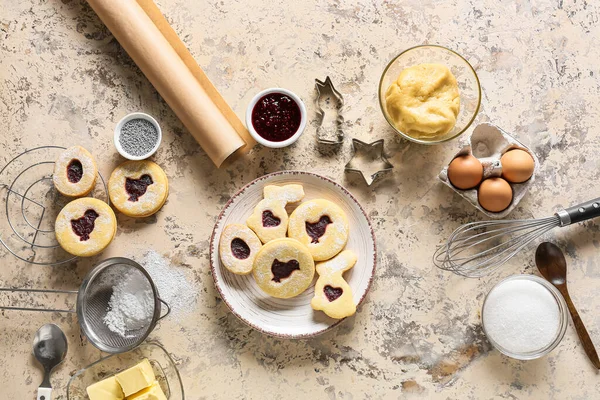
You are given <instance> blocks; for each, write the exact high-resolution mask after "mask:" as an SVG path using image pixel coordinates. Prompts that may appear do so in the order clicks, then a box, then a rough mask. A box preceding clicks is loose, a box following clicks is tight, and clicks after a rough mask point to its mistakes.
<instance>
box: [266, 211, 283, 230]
mask: <svg viewBox="0 0 600 400" xmlns="http://www.w3.org/2000/svg"><path fill="white" fill-rule="evenodd" d="M280 223H281V218H279V217H276V216H275V215H273V213H272V212H271V211H270V210H265V211H263V213H262V224H263V226H264V227H265V228H272V227H275V226H279V224H280Z"/></svg>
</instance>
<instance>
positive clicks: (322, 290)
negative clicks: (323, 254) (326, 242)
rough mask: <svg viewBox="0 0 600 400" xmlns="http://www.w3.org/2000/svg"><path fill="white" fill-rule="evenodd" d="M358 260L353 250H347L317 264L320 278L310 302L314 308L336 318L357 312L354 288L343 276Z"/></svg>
mask: <svg viewBox="0 0 600 400" xmlns="http://www.w3.org/2000/svg"><path fill="white" fill-rule="evenodd" d="M356 260H357V257H356V254H355V253H354V252H353V251H351V250H345V251H342V252H341V253H340V254H338V255H337V256H335V257H334V258H332V259H331V260H329V261H325V262H322V263H318V264H317V265H316V266H315V268H316V270H317V273H318V274H319V279H317V283H316V284H315V297H313V299H312V300H311V302H310V305H311V307H312V308H313V309H314V310H322V311H323V312H324V313H325V314H327V315H328V316H330V317H331V318H336V319H341V318H346V317H349V316H350V315H352V314H354V313H355V312H356V304H354V299H353V297H352V289H351V288H350V285H348V282H346V280H345V279H344V277H343V276H342V274H343V273H344V272H346V271H348V270H349V269H350V268H352V267H354V264H356Z"/></svg>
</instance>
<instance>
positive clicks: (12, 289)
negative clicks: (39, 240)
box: [0, 288, 162, 313]
mask: <svg viewBox="0 0 600 400" xmlns="http://www.w3.org/2000/svg"><path fill="white" fill-rule="evenodd" d="M0 292H26V293H66V294H78V293H79V291H77V290H56V289H20V288H0ZM161 301H162V300H161ZM0 310H16V311H42V312H66V313H75V312H76V311H75V310H63V309H58V308H33V307H8V306H0Z"/></svg>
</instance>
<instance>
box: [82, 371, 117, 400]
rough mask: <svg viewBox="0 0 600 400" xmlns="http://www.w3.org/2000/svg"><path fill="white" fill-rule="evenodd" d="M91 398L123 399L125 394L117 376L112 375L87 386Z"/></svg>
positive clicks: (93, 399) (96, 399)
mask: <svg viewBox="0 0 600 400" xmlns="http://www.w3.org/2000/svg"><path fill="white" fill-rule="evenodd" d="M86 391H87V394H88V397H89V398H90V400H123V399H124V398H125V395H124V394H123V390H122V389H121V385H119V383H118V382H117V378H115V377H114V376H111V377H110V378H106V379H104V380H101V381H100V382H96V383H94V384H93V385H90V386H88V387H87V388H86Z"/></svg>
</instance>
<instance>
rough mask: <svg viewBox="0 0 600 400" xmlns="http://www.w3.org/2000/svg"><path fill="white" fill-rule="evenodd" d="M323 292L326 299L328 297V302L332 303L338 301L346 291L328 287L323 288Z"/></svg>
mask: <svg viewBox="0 0 600 400" xmlns="http://www.w3.org/2000/svg"><path fill="white" fill-rule="evenodd" d="M323 292H324V293H325V297H327V300H329V302H330V303H331V302H332V301H334V300H337V299H338V298H339V297H340V296H341V295H342V293H344V289H342V288H339V287H333V286H329V285H326V286H325V287H324V288H323Z"/></svg>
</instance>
